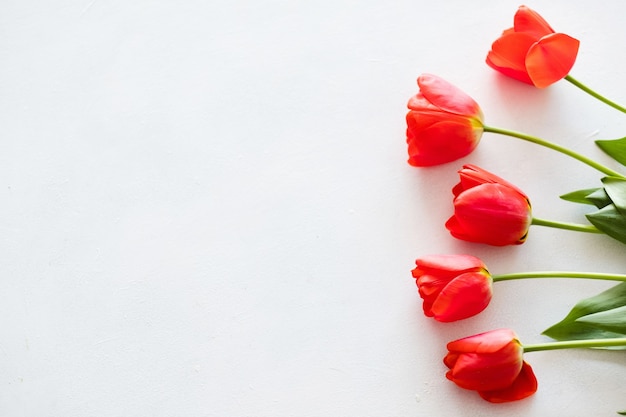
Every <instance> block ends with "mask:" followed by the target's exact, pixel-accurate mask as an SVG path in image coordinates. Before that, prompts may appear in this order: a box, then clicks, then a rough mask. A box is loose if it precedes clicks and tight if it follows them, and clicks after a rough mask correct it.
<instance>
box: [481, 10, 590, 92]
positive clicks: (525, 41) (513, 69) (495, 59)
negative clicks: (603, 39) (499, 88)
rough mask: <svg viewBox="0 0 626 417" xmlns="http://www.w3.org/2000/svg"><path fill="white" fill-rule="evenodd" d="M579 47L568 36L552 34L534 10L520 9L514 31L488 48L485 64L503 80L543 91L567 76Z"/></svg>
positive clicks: (510, 30) (514, 21)
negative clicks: (509, 80) (519, 82)
mask: <svg viewBox="0 0 626 417" xmlns="http://www.w3.org/2000/svg"><path fill="white" fill-rule="evenodd" d="M579 44H580V42H579V41H578V40H577V39H574V38H572V37H571V36H568V35H566V34H564V33H555V32H554V30H553V29H552V28H551V27H550V25H549V24H548V22H546V21H545V20H544V19H543V17H541V16H540V15H539V14H538V13H537V12H535V11H534V10H532V9H530V8H528V7H526V6H520V8H519V9H518V10H517V13H515V18H514V20H513V27H512V28H510V29H507V30H505V31H504V32H503V33H502V36H500V38H498V39H497V40H496V41H495V42H494V43H493V45H492V46H491V51H489V54H488V55H487V64H488V65H489V66H490V67H492V68H493V69H495V70H498V71H500V72H501V73H503V74H504V75H506V76H509V77H511V78H515V79H516V80H519V81H523V82H525V83H528V84H531V85H534V86H536V87H540V88H543V87H547V86H549V85H550V84H553V83H555V82H557V81H558V80H560V79H562V78H564V77H565V76H566V75H567V74H568V73H569V71H570V70H571V69H572V67H573V66H574V62H575V61H576V55H577V54H578V46H579Z"/></svg>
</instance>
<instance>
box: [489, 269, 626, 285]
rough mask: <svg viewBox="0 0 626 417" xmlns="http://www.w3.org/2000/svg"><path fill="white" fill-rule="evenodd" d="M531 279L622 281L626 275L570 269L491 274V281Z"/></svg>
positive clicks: (625, 279) (625, 278)
mask: <svg viewBox="0 0 626 417" xmlns="http://www.w3.org/2000/svg"><path fill="white" fill-rule="evenodd" d="M527 278H530V279H533V278H581V279H601V280H609V281H624V282H626V275H623V274H605V273H600V272H572V271H533V272H515V273H511V274H499V275H492V276H491V279H493V282H498V281H511V280H514V279H527Z"/></svg>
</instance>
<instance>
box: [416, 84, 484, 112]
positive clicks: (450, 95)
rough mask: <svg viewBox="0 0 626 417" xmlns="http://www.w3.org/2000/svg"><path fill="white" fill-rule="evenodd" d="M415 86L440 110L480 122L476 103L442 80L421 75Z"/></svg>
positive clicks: (478, 108)
mask: <svg viewBox="0 0 626 417" xmlns="http://www.w3.org/2000/svg"><path fill="white" fill-rule="evenodd" d="M417 84H418V86H419V88H420V92H421V93H422V94H423V95H424V97H425V98H426V99H427V100H428V101H429V102H431V103H432V104H433V105H435V106H437V107H439V108H440V109H441V110H444V111H447V112H450V113H454V114H459V115H463V116H472V117H476V118H478V119H480V120H482V113H481V110H480V107H479V106H478V103H476V102H475V101H474V99H473V98H471V97H470V96H468V95H467V94H465V92H463V91H462V90H461V89H459V88H457V87H456V86H454V85H452V84H450V83H449V82H448V81H446V80H444V79H443V78H440V77H437V76H436V75H432V74H422V75H420V76H419V77H418V78H417Z"/></svg>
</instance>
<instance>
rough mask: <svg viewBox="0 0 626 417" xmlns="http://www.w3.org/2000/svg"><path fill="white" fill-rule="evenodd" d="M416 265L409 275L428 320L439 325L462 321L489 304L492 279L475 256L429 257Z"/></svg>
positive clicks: (417, 261) (416, 262)
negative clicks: (421, 300)
mask: <svg viewBox="0 0 626 417" xmlns="http://www.w3.org/2000/svg"><path fill="white" fill-rule="evenodd" d="M415 264H416V265H417V267H416V268H415V269H414V270H413V271H412V273H413V277H414V278H415V281H416V283H417V288H418V290H419V294H420V297H422V299H423V300H424V303H423V308H424V314H425V315H426V316H428V317H433V318H434V319H435V320H438V321H442V322H450V321H456V320H461V319H465V318H468V317H471V316H474V315H476V314H478V313H480V312H481V311H483V310H484V309H485V308H486V307H487V305H488V304H489V301H491V295H492V288H491V284H492V279H491V275H490V274H489V271H487V267H486V266H485V264H484V263H483V262H482V261H481V260H480V259H478V258H476V257H474V256H470V255H430V256H425V257H423V258H420V259H418V260H416V261H415Z"/></svg>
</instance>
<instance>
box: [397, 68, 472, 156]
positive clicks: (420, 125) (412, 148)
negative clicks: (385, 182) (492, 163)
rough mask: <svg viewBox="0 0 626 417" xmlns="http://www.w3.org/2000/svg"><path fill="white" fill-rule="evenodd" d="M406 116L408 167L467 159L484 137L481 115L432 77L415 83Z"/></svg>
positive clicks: (464, 96) (464, 97) (469, 102)
mask: <svg viewBox="0 0 626 417" xmlns="http://www.w3.org/2000/svg"><path fill="white" fill-rule="evenodd" d="M417 85H418V86H419V89H420V91H419V93H417V94H416V95H415V96H413V97H411V99H410V100H409V103H408V105H407V106H408V108H409V112H408V113H407V115H406V123H407V130H406V141H407V144H408V147H409V161H408V162H409V164H411V165H413V166H416V167H425V166H432V165H439V164H443V163H446V162H450V161H454V160H456V159H459V158H462V157H464V156H465V155H468V154H469V153H470V152H472V151H473V150H474V148H476V146H477V145H478V142H479V141H480V137H481V135H482V133H483V123H482V121H483V114H482V111H481V110H480V107H479V106H478V104H477V103H476V102H475V101H474V100H473V99H472V98H471V97H470V96H468V95H467V94H465V93H464V92H463V91H461V90H460V89H458V88H457V87H455V86H453V85H452V84H450V83H449V82H447V81H445V80H444V79H442V78H439V77H437V76H435V75H430V74H423V75H420V76H419V77H418V79H417Z"/></svg>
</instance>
